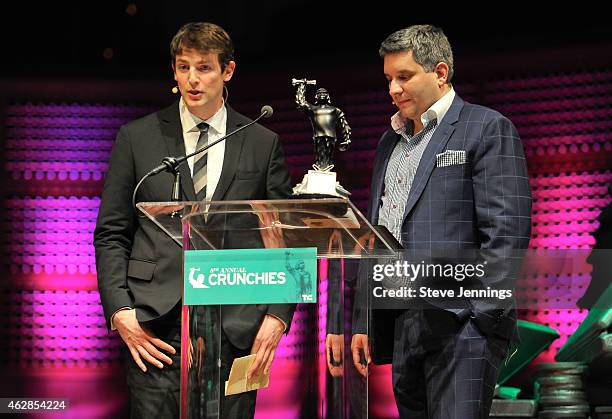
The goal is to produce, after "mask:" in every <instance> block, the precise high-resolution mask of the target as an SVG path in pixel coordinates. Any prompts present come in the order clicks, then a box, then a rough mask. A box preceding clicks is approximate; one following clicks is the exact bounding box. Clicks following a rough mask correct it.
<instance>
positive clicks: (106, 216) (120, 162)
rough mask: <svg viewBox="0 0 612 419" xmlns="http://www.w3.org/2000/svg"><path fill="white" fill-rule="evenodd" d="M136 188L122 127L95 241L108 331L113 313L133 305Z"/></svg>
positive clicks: (111, 165) (113, 157) (110, 166)
mask: <svg viewBox="0 0 612 419" xmlns="http://www.w3.org/2000/svg"><path fill="white" fill-rule="evenodd" d="M134 187H135V173H134V161H133V151H132V147H131V144H130V141H129V135H128V133H127V130H126V129H125V127H122V128H121V129H120V130H119V133H118V134H117V139H116V141H115V144H114V146H113V150H112V153H111V158H110V163H109V168H108V172H107V175H106V181H105V183H104V190H103V192H102V198H101V201H100V209H99V212H98V219H97V222H96V228H95V231H94V241H93V244H94V247H95V251H96V270H97V275H98V288H99V291H100V300H101V301H102V307H103V309H104V316H105V318H106V324H107V327H108V328H109V329H110V326H111V325H110V318H111V316H112V315H113V313H114V312H115V311H117V310H118V309H120V308H122V307H131V306H132V303H133V302H132V298H131V296H130V293H129V289H128V286H127V267H128V261H129V258H130V253H131V249H132V242H133V238H134V232H135V228H136V223H137V221H136V214H135V211H134V210H133V209H132V205H131V202H132V191H133V190H134Z"/></svg>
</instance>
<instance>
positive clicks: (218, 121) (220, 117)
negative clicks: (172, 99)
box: [179, 98, 227, 134]
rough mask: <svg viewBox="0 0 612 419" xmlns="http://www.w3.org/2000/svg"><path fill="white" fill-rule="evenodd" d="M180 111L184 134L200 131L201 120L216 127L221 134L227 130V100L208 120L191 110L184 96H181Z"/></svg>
mask: <svg viewBox="0 0 612 419" xmlns="http://www.w3.org/2000/svg"><path fill="white" fill-rule="evenodd" d="M179 113H180V116H181V125H182V127H183V134H186V133H188V132H195V131H199V129H198V124H199V123H200V122H206V123H207V124H208V125H209V126H210V128H212V129H214V130H215V131H216V132H217V133H219V134H220V133H223V132H225V121H227V117H226V116H227V108H226V107H225V102H223V105H221V107H220V108H219V110H218V111H217V112H215V114H214V115H213V116H211V117H210V118H208V119H207V120H203V119H201V118H199V117H197V116H195V115H194V114H192V113H191V112H189V109H188V108H187V105H185V102H184V101H183V98H181V99H180V100H179Z"/></svg>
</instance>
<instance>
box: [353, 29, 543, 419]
mask: <svg viewBox="0 0 612 419" xmlns="http://www.w3.org/2000/svg"><path fill="white" fill-rule="evenodd" d="M380 55H381V57H382V58H383V59H384V73H385V77H386V78H387V80H388V82H389V94H390V96H391V98H392V100H393V103H394V104H395V105H396V106H397V107H398V108H399V111H398V112H397V113H396V114H395V115H394V116H393V117H392V119H391V129H389V130H388V131H387V132H385V133H384V135H383V136H382V138H381V140H380V142H379V144H378V147H377V149H376V157H375V160H374V168H373V175H372V185H371V193H370V201H369V209H368V217H369V221H370V222H372V224H382V225H384V226H386V227H387V228H388V229H389V231H390V232H391V233H392V234H393V235H394V236H395V237H396V238H397V239H398V240H399V241H400V242H401V243H402V245H403V246H404V248H406V249H413V250H414V249H419V250H428V251H438V252H449V253H452V252H455V253H457V252H461V251H464V250H465V251H472V250H473V251H477V252H480V254H482V255H485V256H486V257H487V258H489V259H490V260H503V259H504V258H506V257H508V256H509V255H510V254H511V253H513V252H514V254H516V251H517V250H519V253H520V249H526V248H527V245H528V242H529V237H530V229H531V193H530V188H529V179H528V174H527V165H526V161H525V156H524V153H523V146H522V144H521V140H520V138H519V136H518V133H517V131H516V129H515V127H514V125H513V124H512V123H511V122H510V121H509V120H508V119H507V118H505V117H504V116H503V115H501V114H500V113H498V112H496V111H494V110H492V109H489V108H485V107H483V106H478V105H473V104H470V103H467V102H465V101H463V100H462V99H461V98H460V97H459V96H458V95H457V94H456V93H455V91H454V89H453V87H452V85H451V83H450V82H451V79H452V76H453V56H452V51H451V47H450V44H449V42H448V40H447V38H446V36H445V35H444V33H443V32H442V30H440V29H439V28H435V27H433V26H429V25H418V26H412V27H409V28H407V29H403V30H400V31H398V32H395V33H393V34H392V35H390V36H389V37H388V38H387V39H386V40H385V41H384V42H383V43H382V45H381V48H380ZM513 279H514V275H513V274H512V273H511V272H499V271H498V272H496V273H490V274H489V275H485V276H484V277H483V278H482V279H481V282H482V286H483V288H486V287H487V286H489V287H491V288H499V287H500V286H503V287H504V288H505V287H506V286H507V285H508V284H510V285H511V284H512V281H513ZM377 311H378V312H379V313H378V314H381V313H382V312H384V311H385V310H380V311H379V310H374V313H373V314H374V316H373V323H372V325H371V328H370V332H372V333H374V335H379V336H380V335H382V336H386V337H387V338H386V339H380V340H379V342H389V343H390V345H389V346H392V348H386V349H389V352H390V353H391V350H392V377H393V390H394V395H395V400H396V403H397V406H398V410H399V413H400V416H401V417H402V418H444V419H452V418H457V419H459V418H460V419H469V418H487V417H488V414H489V410H490V406H491V401H492V397H493V392H494V388H495V383H496V380H497V376H498V371H499V366H500V365H501V363H502V361H503V360H504V358H505V357H506V355H507V352H508V347H509V344H510V342H511V341H512V340H513V339H515V337H516V317H515V312H514V310H513V308H512V303H511V302H510V303H507V302H506V303H505V304H496V303H493V304H492V303H491V301H490V300H483V299H476V298H463V299H459V300H457V301H456V302H455V304H453V305H451V306H448V305H446V306H445V305H443V304H438V302H436V301H434V300H428V301H426V302H424V303H423V306H419V308H412V307H409V308H407V309H406V310H401V311H399V312H398V314H396V315H395V316H394V318H393V319H392V320H391V321H386V322H385V323H382V322H381V321H380V320H379V321H377V313H376V312H377ZM385 314H387V319H388V318H389V316H388V314H389V313H388V312H387V313H385ZM357 318H359V316H357ZM364 324H365V322H363V323H359V322H357V324H356V325H355V326H354V331H355V332H356V333H355V334H354V336H353V339H352V344H351V349H352V352H353V360H354V364H355V367H356V368H357V369H358V370H359V371H360V372H361V373H362V374H364V375H365V374H367V363H369V362H370V361H371V357H370V352H369V347H368V345H369V342H368V336H367V334H366V333H367V330H366V329H365V328H364V327H363V325H364ZM391 335H393V339H389V336H391ZM373 345H374V348H372V349H373V350H374V351H378V352H383V351H384V349H385V348H376V347H375V345H376V342H373ZM364 356H365V359H366V360H367V363H366V362H363V357H364ZM360 357H361V360H360Z"/></svg>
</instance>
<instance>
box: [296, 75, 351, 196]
mask: <svg viewBox="0 0 612 419" xmlns="http://www.w3.org/2000/svg"><path fill="white" fill-rule="evenodd" d="M292 84H293V86H297V91H296V93H295V102H296V104H297V107H298V109H299V110H300V111H302V112H304V113H305V114H306V115H308V118H309V119H310V123H311V124H312V131H313V136H312V139H313V141H314V149H315V162H314V164H313V165H312V168H313V169H314V170H308V173H307V174H306V175H304V179H303V180H302V182H301V183H299V184H297V185H296V186H295V187H294V188H293V195H295V196H298V197H303V198H338V197H340V198H347V197H348V196H349V195H350V192H349V191H347V190H346V189H344V188H343V187H342V186H341V185H340V183H339V182H337V181H336V172H334V171H332V169H333V168H334V162H333V158H334V150H335V148H336V130H337V129H339V130H340V133H341V136H342V141H341V142H340V144H338V149H339V150H340V151H346V150H347V149H348V147H349V144H350V143H351V127H349V125H348V122H347V121H346V117H345V116H344V113H343V112H342V111H341V110H340V109H338V108H336V107H335V106H333V105H332V104H331V100H330V98H329V93H328V92H327V90H325V89H317V92H316V93H315V100H314V104H311V103H308V101H307V100H306V86H307V85H312V86H315V85H316V84H317V81H316V80H306V79H293V80H292Z"/></svg>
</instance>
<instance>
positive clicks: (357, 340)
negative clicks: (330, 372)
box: [351, 333, 372, 377]
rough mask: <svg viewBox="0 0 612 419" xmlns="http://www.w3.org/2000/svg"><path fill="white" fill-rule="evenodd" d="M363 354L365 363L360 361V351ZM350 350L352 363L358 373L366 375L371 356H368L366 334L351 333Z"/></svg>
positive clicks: (368, 349)
mask: <svg viewBox="0 0 612 419" xmlns="http://www.w3.org/2000/svg"><path fill="white" fill-rule="evenodd" d="M362 351H363V354H364V356H365V360H366V365H363V364H362V363H361V352H362ZM351 352H352V354H353V365H355V368H356V369H357V372H359V374H361V375H363V376H364V377H367V376H368V365H370V363H371V362H372V358H371V357H370V346H369V343H368V335H363V334H359V333H358V334H356V335H353V339H351Z"/></svg>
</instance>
